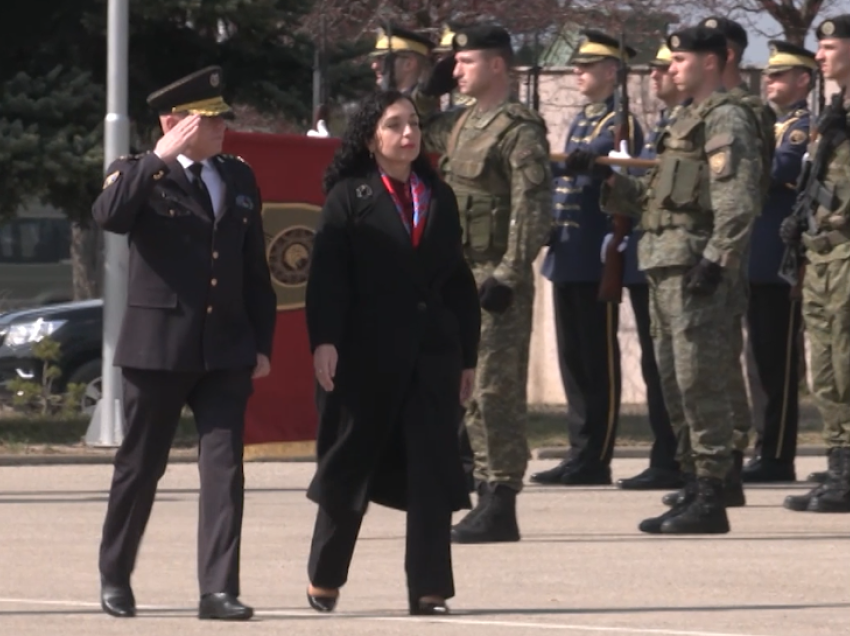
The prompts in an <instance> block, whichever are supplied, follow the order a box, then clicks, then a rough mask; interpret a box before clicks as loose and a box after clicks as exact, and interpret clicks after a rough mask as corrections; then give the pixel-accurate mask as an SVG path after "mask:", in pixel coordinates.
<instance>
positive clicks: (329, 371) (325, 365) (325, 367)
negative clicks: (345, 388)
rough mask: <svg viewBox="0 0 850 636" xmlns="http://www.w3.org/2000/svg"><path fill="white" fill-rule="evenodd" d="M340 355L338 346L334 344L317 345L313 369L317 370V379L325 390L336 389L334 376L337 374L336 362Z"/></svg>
mask: <svg viewBox="0 0 850 636" xmlns="http://www.w3.org/2000/svg"><path fill="white" fill-rule="evenodd" d="M337 360H339V356H338V354H337V352H336V347H335V346H333V345H332V344H323V345H319V346H318V347H316V350H315V351H314V352H313V370H314V371H315V372H316V380H318V381H319V384H320V385H321V387H322V388H323V389H324V390H325V391H333V390H334V380H333V379H334V376H335V375H336V363H337Z"/></svg>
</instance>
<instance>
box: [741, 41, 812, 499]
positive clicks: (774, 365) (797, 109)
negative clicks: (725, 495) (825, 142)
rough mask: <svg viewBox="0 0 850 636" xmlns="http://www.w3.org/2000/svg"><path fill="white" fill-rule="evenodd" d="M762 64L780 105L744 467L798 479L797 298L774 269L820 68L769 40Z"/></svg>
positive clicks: (761, 255)
mask: <svg viewBox="0 0 850 636" xmlns="http://www.w3.org/2000/svg"><path fill="white" fill-rule="evenodd" d="M769 45H770V58H769V59H768V62H767V68H766V69H765V77H766V87H767V96H768V99H770V101H771V102H773V103H774V104H775V105H776V106H777V108H778V109H779V111H780V113H781V115H780V117H779V118H778V120H777V122H776V127H775V137H776V151H775V152H774V154H773V162H772V167H771V187H770V192H769V194H768V199H767V202H766V203H765V206H764V210H763V211H762V214H761V216H760V217H759V218H757V219H756V221H755V224H754V225H753V238H752V242H751V244H750V263H749V279H750V302H749V308H748V310H747V330H748V332H749V341H750V346H751V349H752V354H753V359H754V361H755V366H756V369H757V377H758V381H759V383H760V385H761V388H762V389H763V390H764V393H765V396H766V404H765V407H764V412H763V413H759V414H758V417H757V418H756V429H757V432H758V437H757V438H756V444H755V453H754V456H753V459H752V460H751V461H750V462H749V463H748V464H747V465H746V466H745V467H744V470H743V478H744V482H749V483H769V482H778V481H795V480H796V473H795V471H794V457H795V455H796V454H797V424H798V404H797V402H798V400H797V397H798V393H799V379H798V364H797V362H798V360H799V355H800V354H799V350H798V346H797V345H798V342H799V339H798V338H797V334H798V333H799V332H800V325H801V321H802V316H801V314H800V301H799V300H796V299H792V298H791V294H790V291H791V290H790V286H789V285H788V283H787V282H785V281H784V280H783V279H782V278H780V277H779V275H778V272H779V268H780V264H781V262H782V254H783V252H784V249H785V246H784V245H783V243H782V239H781V238H780V236H779V226H780V224H781V223H782V221H783V220H784V219H785V218H786V217H787V216H788V215H789V214H791V211H792V209H793V208H794V201H795V199H796V185H797V179H798V177H799V176H800V170H801V168H802V161H803V154H804V153H805V152H806V146H807V145H808V140H809V107H808V103H807V97H808V95H809V92H810V91H811V90H812V87H813V86H814V77H815V75H814V74H815V73H816V72H817V62H815V54H814V53H812V52H811V51H807V50H806V49H805V48H803V47H800V46H797V45H795V44H791V43H790V42H781V41H776V40H773V41H771V42H770V43H769Z"/></svg>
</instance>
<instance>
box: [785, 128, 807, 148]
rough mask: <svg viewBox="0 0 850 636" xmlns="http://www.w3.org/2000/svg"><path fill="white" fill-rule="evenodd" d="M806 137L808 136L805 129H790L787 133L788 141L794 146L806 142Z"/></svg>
mask: <svg viewBox="0 0 850 636" xmlns="http://www.w3.org/2000/svg"><path fill="white" fill-rule="evenodd" d="M808 138H809V136H808V135H807V134H806V131H804V130H800V129H799V128H798V129H797V130H792V131H791V132H790V133H788V141H790V142H791V143H792V144H794V145H795V146H799V145H800V144H804V143H806V141H807V140H808Z"/></svg>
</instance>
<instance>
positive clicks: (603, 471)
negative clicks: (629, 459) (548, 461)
mask: <svg viewBox="0 0 850 636" xmlns="http://www.w3.org/2000/svg"><path fill="white" fill-rule="evenodd" d="M560 484H561V485H562V486H610V485H611V467H610V466H608V465H606V464H601V463H595V464H583V463H579V462H571V463H570V464H568V465H567V467H566V468H565V469H564V472H562V473H561V481H560Z"/></svg>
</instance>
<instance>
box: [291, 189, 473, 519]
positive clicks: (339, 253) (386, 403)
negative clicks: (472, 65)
mask: <svg viewBox="0 0 850 636" xmlns="http://www.w3.org/2000/svg"><path fill="white" fill-rule="evenodd" d="M306 315H307V325H308V331H309V335H310V346H311V349H312V350H313V351H315V349H316V347H317V346H319V345H321V344H333V345H335V346H336V348H337V351H338V353H339V363H338V365H337V370H336V377H335V378H334V384H335V386H334V390H333V391H332V392H326V391H324V390H323V389H322V388H321V387H318V386H317V404H318V408H319V430H318V435H317V459H318V464H317V470H316V474H315V477H314V478H313V481H312V483H311V484H310V487H309V489H308V492H307V496H308V497H309V498H310V499H311V500H313V501H315V502H316V503H318V504H319V505H321V506H322V507H323V508H325V509H326V510H329V511H331V512H333V511H335V510H338V511H356V512H364V511H365V509H366V507H367V505H368V502H369V501H373V502H375V503H379V504H382V505H386V506H389V507H392V508H397V509H401V510H405V509H406V508H407V466H406V461H405V449H404V444H403V442H404V437H402V435H412V436H414V440H415V447H416V448H418V449H419V452H421V453H423V454H426V455H427V456H428V459H427V462H426V463H425V465H427V466H429V468H428V470H427V473H428V474H417V475H415V477H412V478H415V479H419V480H427V481H428V482H429V483H431V484H433V485H434V487H436V488H439V489H440V490H442V493H443V494H444V498H445V501H446V505H447V506H450V507H451V509H452V510H460V509H462V508H468V507H470V500H469V494H468V491H467V486H466V481H465V477H464V473H463V468H462V465H461V460H460V453H459V445H458V438H457V427H458V423H459V421H460V420H459V415H460V403H459V399H460V396H459V391H460V376H461V370H462V369H464V368H474V367H475V366H476V362H477V355H478V341H479V338H480V331H481V309H480V304H479V300H478V292H477V289H476V286H475V280H474V278H473V276H472V272H471V271H470V269H469V267H468V266H467V264H466V262H465V260H464V257H463V251H462V245H461V227H460V221H459V215H458V208H457V201H456V198H455V194H454V192H453V191H452V189H451V188H450V187H449V186H448V185H446V184H445V183H443V182H441V181H437V182H436V183H434V184H433V185H432V198H431V205H430V207H429V212H428V216H427V219H426V225H425V228H424V233H423V236H422V239H421V242H420V244H419V245H418V247H416V248H414V247H413V245H412V242H411V238H410V235H409V234H408V232H407V230H406V229H405V227H404V224H403V223H402V221H401V218H400V216H399V213H398V211H397V209H396V207H395V204H394V203H393V200H392V198H391V196H390V195H389V193H388V192H387V191H386V189H385V187H384V185H383V183H382V181H381V178H380V175H379V174H378V173H377V172H373V173H372V174H370V175H369V176H367V177H364V178H349V179H346V180H343V181H341V182H340V183H338V184H337V185H336V186H335V187H334V188H333V189H332V191H331V192H330V193H329V194H328V197H327V200H326V202H325V205H324V208H323V210H322V215H321V219H320V222H319V225H318V227H317V232H316V239H315V245H314V249H313V255H312V259H311V266H310V273H309V279H308V282H307V295H306Z"/></svg>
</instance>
